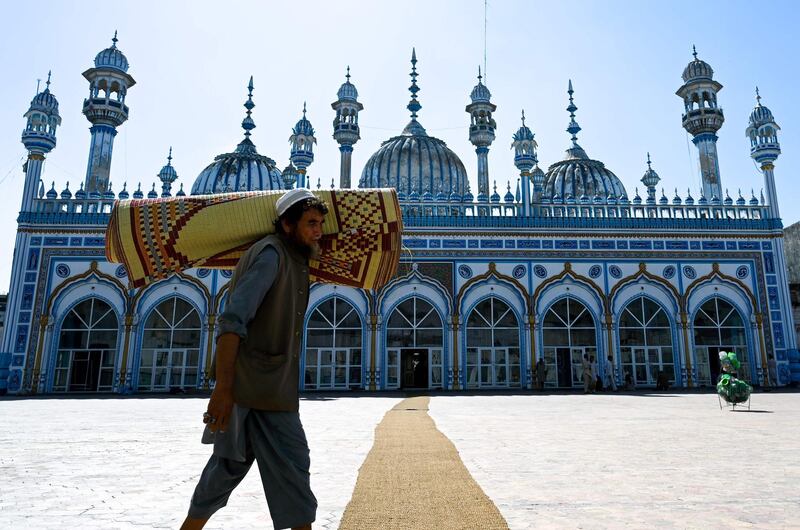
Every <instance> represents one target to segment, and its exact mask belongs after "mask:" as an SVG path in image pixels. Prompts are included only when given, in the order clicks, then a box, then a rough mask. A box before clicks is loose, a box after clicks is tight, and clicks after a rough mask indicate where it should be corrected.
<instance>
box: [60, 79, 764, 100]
mask: <svg viewBox="0 0 800 530" xmlns="http://www.w3.org/2000/svg"><path fill="white" fill-rule="evenodd" d="M47 83H48V84H50V76H49V75H48V76H47ZM756 102H757V104H758V106H759V107H760V106H761V94H759V93H758V87H756Z"/></svg>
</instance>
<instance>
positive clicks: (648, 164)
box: [647, 151, 653, 171]
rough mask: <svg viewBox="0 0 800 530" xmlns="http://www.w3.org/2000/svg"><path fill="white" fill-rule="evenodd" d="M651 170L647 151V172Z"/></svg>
mask: <svg viewBox="0 0 800 530" xmlns="http://www.w3.org/2000/svg"><path fill="white" fill-rule="evenodd" d="M651 169H653V168H652V167H650V151H648V152H647V170H648V171H649V170H651Z"/></svg>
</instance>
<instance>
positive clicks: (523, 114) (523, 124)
mask: <svg viewBox="0 0 800 530" xmlns="http://www.w3.org/2000/svg"><path fill="white" fill-rule="evenodd" d="M522 126H523V127H525V109H522Z"/></svg>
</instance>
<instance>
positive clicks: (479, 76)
mask: <svg viewBox="0 0 800 530" xmlns="http://www.w3.org/2000/svg"><path fill="white" fill-rule="evenodd" d="M482 79H483V76H482V75H481V65H478V84H479V85H481V84H483V82H482V81H481V80H482Z"/></svg>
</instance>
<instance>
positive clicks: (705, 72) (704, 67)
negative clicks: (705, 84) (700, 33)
mask: <svg viewBox="0 0 800 530" xmlns="http://www.w3.org/2000/svg"><path fill="white" fill-rule="evenodd" d="M692 49H693V50H694V60H693V61H692V62H690V63H689V64H687V65H686V68H684V69H683V76H682V77H683V81H684V83H688V82H689V81H693V80H695V79H713V78H714V69H713V68H711V65H709V64H708V63H707V62H705V61H703V60H702V59H698V58H697V50H696V49H694V47H692Z"/></svg>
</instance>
